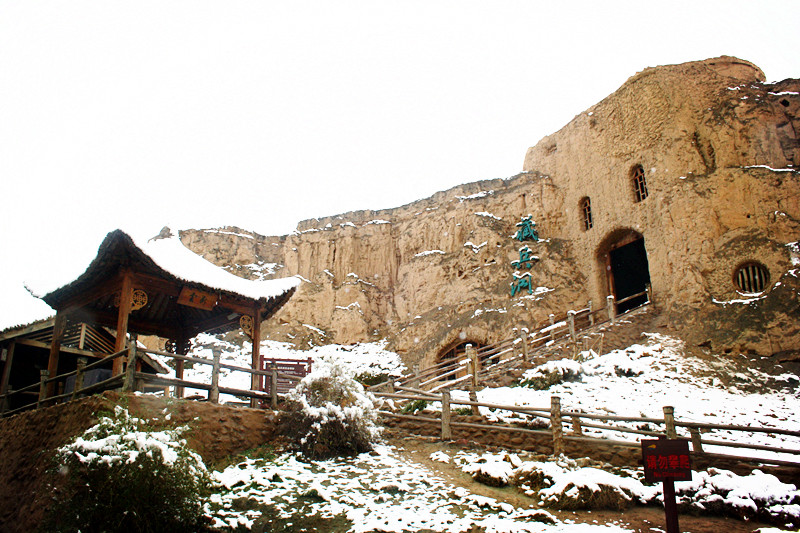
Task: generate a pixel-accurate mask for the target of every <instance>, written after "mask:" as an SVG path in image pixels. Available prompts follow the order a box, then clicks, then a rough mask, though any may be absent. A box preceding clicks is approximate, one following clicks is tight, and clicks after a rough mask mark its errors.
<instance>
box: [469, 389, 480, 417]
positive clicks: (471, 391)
mask: <svg viewBox="0 0 800 533" xmlns="http://www.w3.org/2000/svg"><path fill="white" fill-rule="evenodd" d="M469 401H471V402H475V403H478V393H477V392H476V391H475V387H470V388H469ZM470 407H472V414H473V415H475V416H481V410H480V408H478V406H477V405H472V406H470Z"/></svg>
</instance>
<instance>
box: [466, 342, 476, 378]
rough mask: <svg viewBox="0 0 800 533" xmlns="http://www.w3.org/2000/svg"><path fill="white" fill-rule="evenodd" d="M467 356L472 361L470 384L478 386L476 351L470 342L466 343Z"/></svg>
mask: <svg viewBox="0 0 800 533" xmlns="http://www.w3.org/2000/svg"><path fill="white" fill-rule="evenodd" d="M466 350H467V358H469V360H470V361H471V362H472V386H473V387H477V386H478V351H477V350H476V349H475V346H473V345H472V344H467V347H466Z"/></svg>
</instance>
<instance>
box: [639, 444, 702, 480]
mask: <svg viewBox="0 0 800 533" xmlns="http://www.w3.org/2000/svg"><path fill="white" fill-rule="evenodd" d="M642 464H643V465H644V480H645V481H647V482H650V483H654V482H656V481H665V480H667V479H671V480H673V481H691V479H692V463H691V460H690V455H689V442H688V441H685V440H677V439H658V440H652V439H643V440H642Z"/></svg>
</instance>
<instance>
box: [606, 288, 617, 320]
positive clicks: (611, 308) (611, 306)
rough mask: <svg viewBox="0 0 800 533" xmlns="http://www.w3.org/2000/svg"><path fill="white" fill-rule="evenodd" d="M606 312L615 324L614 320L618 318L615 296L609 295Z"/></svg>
mask: <svg viewBox="0 0 800 533" xmlns="http://www.w3.org/2000/svg"><path fill="white" fill-rule="evenodd" d="M606 310H607V311H608V319H609V320H610V321H611V323H612V324H613V323H614V319H615V318H617V308H616V304H615V303H614V295H613V294H609V295H608V296H606Z"/></svg>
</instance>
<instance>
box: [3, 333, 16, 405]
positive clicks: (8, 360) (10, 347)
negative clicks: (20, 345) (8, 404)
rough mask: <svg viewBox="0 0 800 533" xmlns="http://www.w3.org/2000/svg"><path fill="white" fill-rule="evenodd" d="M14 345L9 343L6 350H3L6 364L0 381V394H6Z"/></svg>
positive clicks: (12, 342) (14, 343)
mask: <svg viewBox="0 0 800 533" xmlns="http://www.w3.org/2000/svg"><path fill="white" fill-rule="evenodd" d="M16 345H17V343H16V342H14V341H11V342H10V343H9V345H8V348H4V351H5V352H6V362H5V365H4V366H3V379H2V381H0V394H6V393H7V392H8V383H9V381H10V380H11V364H12V363H13V362H14V348H15V347H16Z"/></svg>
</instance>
